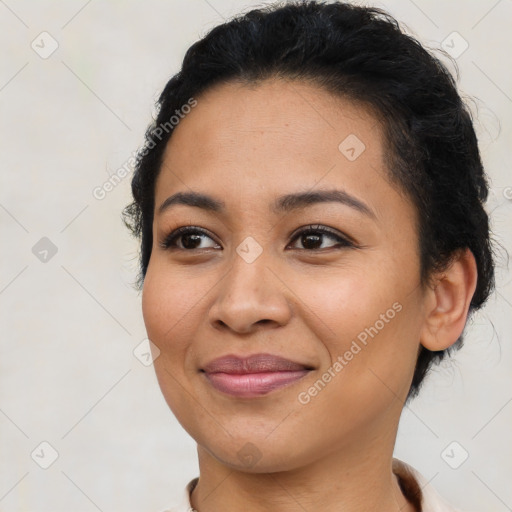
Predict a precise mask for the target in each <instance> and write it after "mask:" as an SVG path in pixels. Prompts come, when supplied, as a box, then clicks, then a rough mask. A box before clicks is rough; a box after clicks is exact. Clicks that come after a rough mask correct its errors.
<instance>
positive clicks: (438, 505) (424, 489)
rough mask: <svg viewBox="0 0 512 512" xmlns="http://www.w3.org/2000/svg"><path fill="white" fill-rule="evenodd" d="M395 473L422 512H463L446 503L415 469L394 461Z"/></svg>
mask: <svg viewBox="0 0 512 512" xmlns="http://www.w3.org/2000/svg"><path fill="white" fill-rule="evenodd" d="M393 473H395V474H396V475H397V476H398V478H399V481H400V487H401V488H402V491H403V492H404V494H405V495H406V496H407V498H408V499H409V501H411V503H413V504H414V505H415V506H416V507H417V508H418V510H420V511H421V512H463V511H462V510H460V509H458V508H456V507H454V506H453V505H451V504H450V503H448V501H446V500H445V499H444V498H443V497H442V496H441V495H439V493H438V492H437V491H436V489H435V488H434V487H433V486H432V485H431V484H430V482H429V481H428V480H427V479H426V478H425V477H424V476H423V475H422V474H421V473H420V472H419V471H418V470H416V469H415V468H413V467H412V466H410V465H409V464H407V463H406V462H403V461H401V460H399V459H395V458H394V459H393Z"/></svg>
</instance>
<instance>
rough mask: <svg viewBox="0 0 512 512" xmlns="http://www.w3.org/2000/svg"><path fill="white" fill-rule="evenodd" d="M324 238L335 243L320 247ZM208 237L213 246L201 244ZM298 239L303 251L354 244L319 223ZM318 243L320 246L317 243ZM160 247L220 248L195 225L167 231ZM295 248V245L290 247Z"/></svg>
mask: <svg viewBox="0 0 512 512" xmlns="http://www.w3.org/2000/svg"><path fill="white" fill-rule="evenodd" d="M325 238H330V239H331V240H334V241H335V242H336V243H335V244H332V245H330V246H327V247H325V246H324V247H322V245H323V244H322V242H323V241H324V239H325ZM206 239H210V240H211V241H212V242H213V246H212V245H210V246H201V243H202V241H203V240H206ZM294 240H300V242H301V243H302V244H303V247H304V248H303V249H300V248H298V249H300V250H305V251H317V250H318V249H330V248H333V247H336V245H337V246H338V247H355V246H356V245H355V244H354V243H353V242H352V241H350V240H349V239H348V237H344V236H341V235H340V234H337V233H336V232H334V231H333V230H331V229H329V228H327V227H326V226H322V225H320V224H317V225H311V226H307V227H306V228H303V229H302V230H300V231H299V232H297V233H295V234H294V236H293V238H292V241H294ZM319 243H320V247H318V244H319ZM159 245H160V247H162V249H178V250H182V251H194V250H198V249H209V248H216V249H218V248H221V247H220V245H219V244H217V243H216V242H214V240H213V238H212V237H211V236H210V235H209V234H208V232H207V231H206V230H204V229H202V228H199V227H196V226H182V227H180V228H178V229H175V230H174V231H173V232H171V233H169V234H168V235H167V236H166V237H165V238H164V239H163V240H162V241H160V242H159ZM292 248H294V249H297V247H292Z"/></svg>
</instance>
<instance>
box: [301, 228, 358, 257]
mask: <svg viewBox="0 0 512 512" xmlns="http://www.w3.org/2000/svg"><path fill="white" fill-rule="evenodd" d="M325 238H330V239H331V240H334V241H335V242H336V243H335V244H333V245H330V246H327V247H321V246H322V244H323V241H324V239H325ZM293 240H299V241H300V242H301V243H302V245H303V247H304V248H303V249H301V250H305V251H316V250H318V249H330V248H333V247H336V246H338V247H340V246H341V247H354V244H353V243H352V242H350V241H349V240H347V239H346V238H344V237H343V236H341V235H339V234H337V233H335V232H334V231H331V230H330V229H329V228H326V227H325V226H320V225H318V226H309V227H308V228H306V229H303V230H302V231H299V232H298V233H297V234H296V235H295V236H294V238H293ZM319 246H320V247H319ZM295 248H296V247H295ZM299 249H300V248H299Z"/></svg>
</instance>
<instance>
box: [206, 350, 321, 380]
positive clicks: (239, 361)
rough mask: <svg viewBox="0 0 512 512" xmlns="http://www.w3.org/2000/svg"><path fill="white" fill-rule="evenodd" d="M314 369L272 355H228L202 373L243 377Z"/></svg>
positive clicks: (216, 360)
mask: <svg viewBox="0 0 512 512" xmlns="http://www.w3.org/2000/svg"><path fill="white" fill-rule="evenodd" d="M312 369H313V368H312V367H311V366H309V365H306V364H301V363H297V362H295V361H290V360H289V359H285V358H284V357H280V356H275V355H272V354H254V355H252V356H248V357H239V356H235V355H227V356H223V357H219V358H217V359H214V360H213V361H210V362H209V363H208V364H206V365H205V366H204V367H203V368H202V371H204V372H206V373H232V374H238V375H243V374H247V373H263V372H283V371H303V370H312Z"/></svg>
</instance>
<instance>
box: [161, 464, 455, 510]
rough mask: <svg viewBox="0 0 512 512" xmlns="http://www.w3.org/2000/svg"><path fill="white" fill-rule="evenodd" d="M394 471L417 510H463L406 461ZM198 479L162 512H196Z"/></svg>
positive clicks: (394, 467)
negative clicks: (194, 497)
mask: <svg viewBox="0 0 512 512" xmlns="http://www.w3.org/2000/svg"><path fill="white" fill-rule="evenodd" d="M393 473H395V474H396V475H397V476H398V480H399V483H400V487H401V488H402V492H403V494H404V495H405V496H406V497H407V499H408V500H409V501H410V502H411V503H412V504H413V505H414V506H415V507H416V510H417V512H462V511H461V510H460V509H458V508H455V507H452V506H451V505H450V504H449V503H448V502H446V501H445V500H444V499H443V498H442V497H441V496H440V495H439V494H438V493H437V492H436V490H435V489H434V487H432V485H430V484H429V483H428V481H427V479H426V478H425V477H424V476H423V475H422V474H421V473H419V472H418V471H417V470H416V469H414V468H413V467H412V466H409V464H407V463H406V462H403V461H401V460H399V459H393ZM198 479H199V477H196V478H194V479H192V480H191V481H190V482H189V483H188V484H187V486H186V488H185V490H184V492H183V494H182V497H181V502H180V503H178V504H177V505H176V506H174V507H173V508H170V509H166V510H162V512H194V509H193V508H192V506H191V504H190V493H191V492H192V490H193V489H194V487H195V486H196V484H197V482H198Z"/></svg>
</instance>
